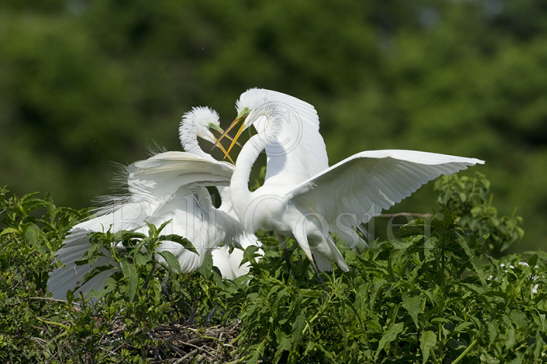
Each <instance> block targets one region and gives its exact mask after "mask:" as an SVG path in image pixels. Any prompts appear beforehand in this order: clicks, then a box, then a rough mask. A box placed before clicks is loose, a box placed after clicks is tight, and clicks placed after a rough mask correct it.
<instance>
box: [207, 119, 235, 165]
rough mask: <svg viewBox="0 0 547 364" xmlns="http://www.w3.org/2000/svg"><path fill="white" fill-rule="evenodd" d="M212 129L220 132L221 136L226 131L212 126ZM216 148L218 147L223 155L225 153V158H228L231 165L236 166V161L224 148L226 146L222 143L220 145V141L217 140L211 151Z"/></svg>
mask: <svg viewBox="0 0 547 364" xmlns="http://www.w3.org/2000/svg"><path fill="white" fill-rule="evenodd" d="M211 129H213V130H215V131H217V132H219V133H220V134H223V133H224V130H223V129H222V128H221V127H220V126H217V125H211ZM215 147H217V148H218V149H220V151H221V152H222V153H224V158H226V157H227V158H228V160H229V161H230V163H232V164H235V162H234V160H233V159H232V157H230V155H229V154H228V152H227V151H226V149H225V148H224V145H222V143H220V139H217V140H216V141H215V143H214V145H213V148H211V150H213V149H214V148H215Z"/></svg>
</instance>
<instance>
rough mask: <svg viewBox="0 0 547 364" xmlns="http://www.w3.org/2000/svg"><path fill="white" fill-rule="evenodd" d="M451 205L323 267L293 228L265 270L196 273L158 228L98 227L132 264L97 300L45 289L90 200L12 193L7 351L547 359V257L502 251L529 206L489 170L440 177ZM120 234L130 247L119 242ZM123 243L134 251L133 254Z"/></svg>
mask: <svg viewBox="0 0 547 364" xmlns="http://www.w3.org/2000/svg"><path fill="white" fill-rule="evenodd" d="M435 189H436V191H437V194H438V198H437V205H436V207H435V211H434V213H433V214H432V215H431V216H430V217H421V218H416V219H413V220H412V221H410V222H409V223H408V224H406V225H405V226H403V227H402V228H401V229H399V230H398V231H396V232H395V233H394V234H393V235H394V236H395V237H394V238H393V239H389V240H376V241H371V242H370V245H371V247H370V248H369V249H366V250H365V251H364V252H362V253H356V252H353V251H350V250H347V249H344V255H345V256H346V259H347V261H348V264H349V266H350V271H349V272H347V273H344V272H341V271H339V270H337V269H336V270H334V271H333V272H329V273H321V274H317V273H316V272H315V271H314V270H313V269H312V267H311V265H310V264H309V262H308V261H307V260H306V258H305V256H304V254H303V253H302V251H301V249H300V248H299V247H298V246H297V244H296V242H295V241H294V240H293V239H288V240H287V241H284V242H280V241H278V240H277V239H276V238H275V237H274V236H272V235H271V234H269V233H267V232H263V233H261V234H260V239H261V241H262V242H263V244H264V247H263V249H264V252H265V255H264V257H262V258H261V259H257V257H256V251H255V250H254V249H248V250H247V251H246V258H247V259H248V260H249V261H251V263H252V269H251V273H250V274H249V275H248V276H246V277H241V278H239V279H237V280H235V281H225V280H222V279H221V278H220V275H219V273H218V272H217V271H216V269H214V268H213V267H212V261H211V259H210V257H209V258H208V259H206V263H205V264H204V266H203V267H202V268H201V269H200V270H199V271H198V272H195V273H193V274H181V273H178V264H177V263H175V262H174V261H173V260H172V259H171V258H170V257H169V255H165V254H164V255H158V254H154V252H155V249H156V248H157V246H158V245H159V244H160V243H161V241H163V240H166V239H168V240H172V241H179V242H180V243H181V244H183V245H185V246H186V247H188V248H191V243H190V242H188V241H187V240H185V239H184V238H182V237H174V236H165V235H162V233H161V232H162V227H161V226H160V227H155V226H149V232H148V234H136V233H134V232H120V233H110V232H107V233H97V234H94V235H93V237H92V239H91V241H92V248H91V249H90V250H89V252H88V254H87V256H86V257H84V258H83V259H82V263H85V262H88V261H91V260H93V259H96V258H97V257H98V256H100V255H101V252H102V251H103V249H109V250H110V251H111V252H112V253H113V255H114V260H115V261H116V262H117V265H118V266H119V269H118V270H117V271H116V272H115V273H114V274H113V275H112V277H111V278H110V279H109V281H108V283H107V287H106V289H105V290H103V291H101V292H98V293H97V294H96V295H95V296H94V298H93V299H92V301H87V300H83V299H82V298H81V297H71V298H70V299H69V302H64V301H56V300H52V299H51V298H48V297H47V293H46V292H45V286H46V281H47V276H48V275H47V274H48V272H49V271H51V270H52V269H53V268H54V266H53V265H52V263H51V261H52V258H53V254H54V251H55V250H56V249H58V248H59V246H60V244H61V242H62V240H63V237H64V235H65V234H66V232H67V230H68V229H69V228H70V226H72V225H74V224H75V223H76V222H77V221H79V220H81V219H83V218H85V217H86V216H87V212H86V211H77V210H73V209H66V208H60V207H56V206H55V205H54V204H53V203H52V202H51V201H49V200H47V199H45V200H44V199H40V198H38V197H37V196H36V195H27V196H23V197H20V198H19V197H16V196H14V195H12V194H11V193H9V192H8V191H7V190H6V189H0V361H1V362H6V363H27V362H46V361H49V362H60V363H81V362H85V363H117V362H128V363H129V362H131V363H142V362H148V361H155V362H162V361H163V362H168V360H171V359H173V360H174V359H175V358H182V357H184V356H186V359H185V360H188V361H190V360H193V362H211V363H213V362H217V363H218V362H229V361H232V362H241V363H244V362H245V363H258V362H271V363H363V362H364V363H381V362H404V363H428V362H434V363H441V362H454V363H457V362H459V363H464V362H465V363H467V362H488V363H506V362H515V363H535V362H543V361H545V360H547V322H546V317H547V291H546V290H545V285H546V283H547V255H546V254H545V253H542V252H536V253H525V254H519V255H503V254H504V251H506V249H508V248H509V246H510V245H511V244H512V243H514V242H515V241H516V240H518V239H519V237H521V236H522V229H521V227H520V218H518V217H505V216H500V215H498V213H497V211H496V209H495V208H494V207H493V206H492V197H491V194H490V192H489V183H488V181H487V180H486V179H485V178H484V177H483V176H481V175H477V176H476V177H473V178H471V177H465V176H452V177H445V178H442V179H440V180H438V181H437V183H436V185H435ZM113 243H115V244H116V245H117V247H118V248H121V247H122V246H123V248H122V249H121V250H120V249H114V248H113ZM122 251H123V254H122V253H121V252H122Z"/></svg>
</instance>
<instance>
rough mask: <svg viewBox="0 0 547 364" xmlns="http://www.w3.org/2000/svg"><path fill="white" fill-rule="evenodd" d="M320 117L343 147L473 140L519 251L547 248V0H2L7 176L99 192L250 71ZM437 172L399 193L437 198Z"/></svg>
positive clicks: (442, 147)
mask: <svg viewBox="0 0 547 364" xmlns="http://www.w3.org/2000/svg"><path fill="white" fill-rule="evenodd" d="M255 86H259V87H265V88H270V89H274V90H279V91H282V92H286V93H290V94H293V95H295V96H297V97H299V98H302V99H304V100H307V101H309V102H311V103H313V104H314V105H315V106H316V108H317V109H318V111H319V114H320V117H321V128H322V133H323V135H324V137H325V139H326V143H327V146H328V151H329V155H330V158H331V163H332V162H335V161H338V160H340V159H341V158H343V157H345V156H347V155H349V154H351V153H354V152H358V151H360V150H364V149H390V148H408V149H419V150H426V151H432V152H442V153H451V154H458V155H463V156H473V157H478V158H482V159H484V160H486V161H487V165H486V166H485V167H479V168H476V170H480V171H481V172H483V173H485V174H486V175H487V176H488V177H489V178H490V180H491V181H492V185H493V190H494V192H495V195H496V201H495V203H496V204H497V205H498V206H500V207H501V210H502V212H504V213H508V214H512V213H517V214H520V215H522V216H523V217H524V218H525V230H526V238H525V241H524V242H522V243H521V244H520V245H519V246H518V247H517V250H523V249H530V248H542V249H545V248H546V246H547V238H546V235H547V222H546V220H547V170H546V167H547V99H546V97H545V94H546V91H547V2H545V1H542V0H519V1H515V0H483V1H480V0H474V1H473V0H435V1H433V0H429V1H426V0H415V1H408V0H391V1H388V0H383V1H380V0H378V1H366V2H365V1H354V0H352V1H349V0H336V1H334V0H333V1H298V0H291V1H287V0H277V1H211V0H201V1H181V0H165V1H150V0H134V1H129V0H117V1H106V0H95V1H86V0H43V1H39V2H35V1H21V0H2V1H1V2H0V146H1V153H0V184H7V185H8V186H10V188H12V189H13V190H15V191H17V192H19V193H26V192H31V191H42V192H48V193H50V194H51V195H52V197H53V198H54V199H55V200H56V201H57V202H58V203H59V204H66V205H70V206H74V207H84V206H89V205H90V201H91V200H92V199H93V198H94V197H95V196H97V195H100V194H105V193H108V192H109V191H110V187H109V186H110V185H111V183H110V180H111V179H112V175H113V172H114V170H115V168H113V166H112V162H111V161H118V162H121V163H130V162H132V161H135V160H138V159H143V158H145V157H146V156H147V155H148V149H149V148H150V146H151V145H154V144H157V145H160V146H163V147H165V148H167V149H171V150H177V149H180V148H179V145H178V140H177V127H178V121H179V118H180V115H181V114H182V113H183V112H185V111H187V110H188V109H189V108H190V107H191V106H193V105H203V104H205V105H210V106H212V107H214V108H215V109H217V110H218V111H219V113H220V114H221V117H222V118H223V119H224V120H231V118H233V116H234V114H235V112H234V102H235V100H236V99H237V97H238V95H239V94H240V93H241V92H242V91H244V90H245V89H247V88H250V87H255ZM430 192H431V187H430V186H429V187H427V188H425V189H424V190H423V191H420V192H419V193H418V194H417V195H416V196H414V197H412V198H410V199H409V200H408V201H406V202H405V204H404V205H402V206H401V207H400V209H404V210H410V211H428V210H427V209H428V206H429V205H430V203H431V201H432V199H433V197H432V196H431V193H430Z"/></svg>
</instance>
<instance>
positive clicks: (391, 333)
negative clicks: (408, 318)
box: [374, 322, 405, 360]
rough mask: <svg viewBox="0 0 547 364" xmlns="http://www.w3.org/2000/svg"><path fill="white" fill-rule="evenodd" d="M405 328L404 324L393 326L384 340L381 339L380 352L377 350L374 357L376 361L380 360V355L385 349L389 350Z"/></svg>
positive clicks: (384, 336) (383, 337) (385, 334)
mask: <svg viewBox="0 0 547 364" xmlns="http://www.w3.org/2000/svg"><path fill="white" fill-rule="evenodd" d="M404 327H405V324H404V323H402V322H399V323H396V324H393V325H391V326H390V327H389V329H388V330H387V331H386V332H385V333H384V335H383V336H382V338H381V339H380V343H379V344H378V350H376V355H375V356H374V358H375V359H374V360H378V357H379V356H380V353H381V352H382V350H384V348H387V346H388V345H389V344H391V343H392V342H393V341H395V339H397V336H398V335H399V334H400V333H401V332H403V329H404Z"/></svg>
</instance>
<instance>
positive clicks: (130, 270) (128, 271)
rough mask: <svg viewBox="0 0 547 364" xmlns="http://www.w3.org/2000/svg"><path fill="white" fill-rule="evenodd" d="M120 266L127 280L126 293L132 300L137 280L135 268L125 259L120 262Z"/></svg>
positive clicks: (135, 291)
mask: <svg viewBox="0 0 547 364" xmlns="http://www.w3.org/2000/svg"><path fill="white" fill-rule="evenodd" d="M120 266H121V268H122V273H123V276H124V277H125V278H126V279H127V282H128V287H127V294H128V296H129V301H133V299H134V298H135V294H136V293H137V283H138V281H139V277H138V275H137V270H136V269H135V265H134V264H131V263H129V262H128V261H127V260H125V259H124V260H122V261H121V262H120Z"/></svg>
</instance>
